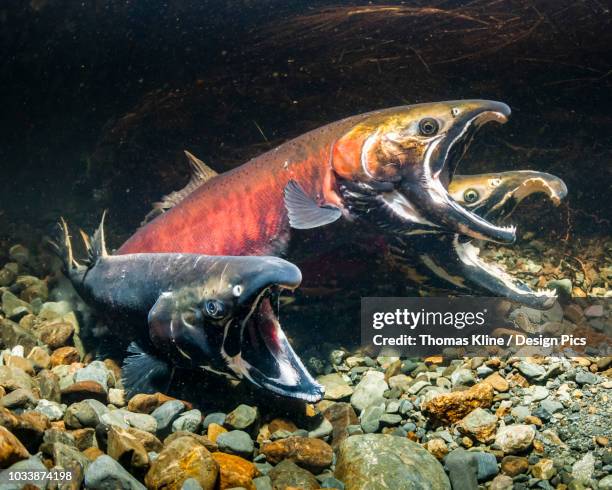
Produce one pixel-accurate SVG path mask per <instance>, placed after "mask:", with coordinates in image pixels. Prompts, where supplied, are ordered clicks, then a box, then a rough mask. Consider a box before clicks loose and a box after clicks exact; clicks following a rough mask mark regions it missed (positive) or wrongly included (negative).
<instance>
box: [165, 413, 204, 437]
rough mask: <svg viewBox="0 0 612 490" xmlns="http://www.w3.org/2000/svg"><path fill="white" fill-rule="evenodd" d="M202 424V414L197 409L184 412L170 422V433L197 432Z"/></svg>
mask: <svg viewBox="0 0 612 490" xmlns="http://www.w3.org/2000/svg"><path fill="white" fill-rule="evenodd" d="M201 424H202V412H200V411H199V410H197V409H194V410H189V411H188V412H185V413H183V414H181V415H179V417H178V418H177V419H176V420H175V421H174V422H172V432H176V431H179V430H184V431H188V432H197V431H198V429H199V428H200V425H201Z"/></svg>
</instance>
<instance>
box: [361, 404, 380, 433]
mask: <svg viewBox="0 0 612 490" xmlns="http://www.w3.org/2000/svg"><path fill="white" fill-rule="evenodd" d="M384 406H385V405H384V403H381V404H379V405H370V406H368V407H366V408H364V409H363V410H362V411H361V413H360V414H359V421H360V424H361V428H362V429H363V432H364V433H365V434H372V433H374V432H376V431H377V430H378V428H379V427H380V418H381V417H382V416H383V414H384V413H385V408H384Z"/></svg>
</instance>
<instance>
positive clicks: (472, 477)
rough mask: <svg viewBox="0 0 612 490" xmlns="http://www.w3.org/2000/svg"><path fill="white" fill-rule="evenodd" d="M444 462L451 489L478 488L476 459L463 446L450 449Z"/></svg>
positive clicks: (468, 489) (472, 489) (473, 489)
mask: <svg viewBox="0 0 612 490" xmlns="http://www.w3.org/2000/svg"><path fill="white" fill-rule="evenodd" d="M444 463H445V465H446V468H447V469H448V475H449V478H450V481H451V483H452V487H453V489H461V490H478V461H477V459H476V458H475V457H474V454H473V453H470V452H468V451H466V450H465V449H463V448H458V449H455V450H453V451H451V452H450V453H449V454H448V456H447V457H446V458H445V460H444Z"/></svg>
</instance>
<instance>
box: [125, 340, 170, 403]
mask: <svg viewBox="0 0 612 490" xmlns="http://www.w3.org/2000/svg"><path fill="white" fill-rule="evenodd" d="M171 375H172V369H171V368H170V366H168V364H166V363H165V362H164V361H162V360H161V359H158V358H157V357H155V356H153V355H151V354H149V353H147V352H145V351H144V350H142V349H141V348H140V347H139V346H138V344H136V343H135V342H132V343H131V344H130V345H129V347H128V356H127V357H126V358H125V359H124V361H123V366H122V367H121V379H122V382H123V387H124V389H125V391H126V393H127V396H128V397H129V398H131V397H132V396H134V395H135V394H137V393H156V392H158V391H167V389H168V385H169V384H170V378H171Z"/></svg>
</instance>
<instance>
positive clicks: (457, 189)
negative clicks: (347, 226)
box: [420, 170, 567, 309]
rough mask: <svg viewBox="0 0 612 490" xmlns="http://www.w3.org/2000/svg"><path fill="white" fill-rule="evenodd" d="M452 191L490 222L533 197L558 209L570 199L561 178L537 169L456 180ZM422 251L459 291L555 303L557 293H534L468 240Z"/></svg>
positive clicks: (540, 305) (444, 240) (436, 243)
mask: <svg viewBox="0 0 612 490" xmlns="http://www.w3.org/2000/svg"><path fill="white" fill-rule="evenodd" d="M449 189H450V192H451V194H452V195H453V197H454V198H455V199H456V200H457V201H458V202H460V203H461V204H462V205H464V206H469V207H471V208H472V210H473V212H474V213H477V214H478V215H480V216H483V217H485V218H487V219H490V220H491V219H492V220H497V219H500V218H501V217H503V216H508V215H509V214H511V213H512V212H513V211H514V210H515V208H516V206H517V205H518V204H519V203H520V202H521V201H523V200H524V199H525V198H527V197H529V196H531V195H533V194H543V195H544V196H545V197H546V198H547V199H548V200H549V201H550V202H551V203H552V204H553V205H554V206H558V205H559V204H560V203H561V201H562V200H563V199H564V198H565V196H566V195H567V187H566V185H565V183H564V182H563V180H561V179H560V178H559V177H557V176H555V175H551V174H548V173H545V172H536V171H532V170H519V171H511V172H500V173H493V174H480V175H463V176H457V177H456V178H455V179H454V180H453V181H452V182H451V185H450V187H449ZM467 191H471V192H473V193H475V194H474V195H476V196H477V197H476V198H474V197H472V201H473V202H472V203H470V202H468V201H466V200H465V199H464V198H465V196H466V195H467V194H466V192H467ZM422 248H423V253H422V254H421V256H420V257H421V261H422V263H423V264H424V265H425V266H426V267H427V268H428V269H429V270H430V271H432V272H433V273H434V274H436V275H437V276H438V277H440V278H441V279H442V280H444V281H446V282H449V283H451V284H453V285H454V286H456V287H458V288H459V289H468V290H471V291H478V292H483V293H484V294H493V295H495V296H500V297H505V298H508V299H510V300H512V301H516V302H518V303H521V304H524V305H526V306H529V307H531V308H537V309H548V308H550V307H551V306H552V305H553V304H554V302H555V300H556V294H555V292H554V291H551V290H539V291H534V290H533V289H531V287H529V285H528V284H526V283H524V282H523V281H521V280H519V279H518V278H515V277H512V276H511V275H510V274H508V273H507V272H506V271H504V270H503V269H501V268H500V267H498V266H497V265H495V264H489V263H487V262H485V261H484V260H483V259H482V258H481V257H480V255H479V253H480V250H479V249H478V248H477V247H476V246H474V245H473V244H472V243H470V240H469V239H468V238H466V237H465V236H460V235H454V236H453V237H449V236H442V235H440V236H439V238H438V239H437V240H433V241H432V240H430V241H428V242H427V244H426V246H424V247H422Z"/></svg>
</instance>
